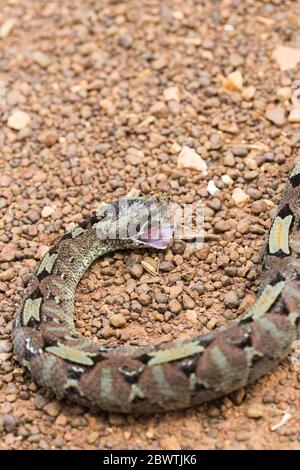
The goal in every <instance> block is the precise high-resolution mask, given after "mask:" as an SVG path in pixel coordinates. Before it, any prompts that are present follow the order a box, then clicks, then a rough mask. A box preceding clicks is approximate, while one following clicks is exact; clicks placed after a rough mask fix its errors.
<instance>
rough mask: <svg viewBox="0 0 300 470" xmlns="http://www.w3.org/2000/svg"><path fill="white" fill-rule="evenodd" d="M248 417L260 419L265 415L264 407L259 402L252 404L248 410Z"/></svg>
mask: <svg viewBox="0 0 300 470" xmlns="http://www.w3.org/2000/svg"><path fill="white" fill-rule="evenodd" d="M246 414H247V416H248V418H252V419H259V418H261V417H262V416H263V415H264V407H263V406H261V405H259V404H258V403H253V404H252V405H250V406H249V407H248V409H247V412H246Z"/></svg>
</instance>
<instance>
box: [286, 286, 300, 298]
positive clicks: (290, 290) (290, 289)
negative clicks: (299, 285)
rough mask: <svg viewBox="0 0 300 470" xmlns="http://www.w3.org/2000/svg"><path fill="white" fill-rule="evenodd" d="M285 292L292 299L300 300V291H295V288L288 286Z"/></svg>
mask: <svg viewBox="0 0 300 470" xmlns="http://www.w3.org/2000/svg"><path fill="white" fill-rule="evenodd" d="M284 291H285V292H287V294H288V296H289V297H292V298H293V299H296V300H300V291H299V290H298V289H295V287H292V286H289V285H287V286H286V288H285V289H284Z"/></svg>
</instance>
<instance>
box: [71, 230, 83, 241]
mask: <svg viewBox="0 0 300 470" xmlns="http://www.w3.org/2000/svg"><path fill="white" fill-rule="evenodd" d="M83 232H84V229H83V228H82V227H76V228H74V230H72V232H71V235H72V238H76V237H78V236H79V235H81V234H82V233H83Z"/></svg>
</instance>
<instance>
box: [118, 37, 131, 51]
mask: <svg viewBox="0 0 300 470" xmlns="http://www.w3.org/2000/svg"><path fill="white" fill-rule="evenodd" d="M132 42H133V39H132V36H130V35H129V34H122V35H121V36H120V37H119V40H118V43H119V46H121V47H123V48H124V49H130V47H131V46H132Z"/></svg>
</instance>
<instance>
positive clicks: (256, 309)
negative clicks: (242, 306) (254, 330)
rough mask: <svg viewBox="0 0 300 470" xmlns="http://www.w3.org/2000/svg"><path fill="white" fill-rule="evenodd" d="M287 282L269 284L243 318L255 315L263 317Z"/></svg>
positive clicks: (254, 316) (256, 317)
mask: <svg viewBox="0 0 300 470" xmlns="http://www.w3.org/2000/svg"><path fill="white" fill-rule="evenodd" d="M284 285H285V282H284V281H280V282H278V283H277V284H275V286H271V285H270V284H268V285H267V286H266V287H265V288H264V290H263V291H262V293H261V294H260V296H259V298H258V299H257V301H256V302H255V303H254V304H253V305H251V307H249V308H248V310H247V311H246V312H245V314H244V315H243V316H242V318H243V319H244V318H249V317H253V318H255V319H258V318H260V317H262V316H263V315H264V314H265V313H266V312H267V311H268V310H269V308H270V307H271V306H272V305H273V303H274V302H275V300H276V299H277V297H278V296H279V294H280V293H281V291H282V289H283V288H284Z"/></svg>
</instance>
